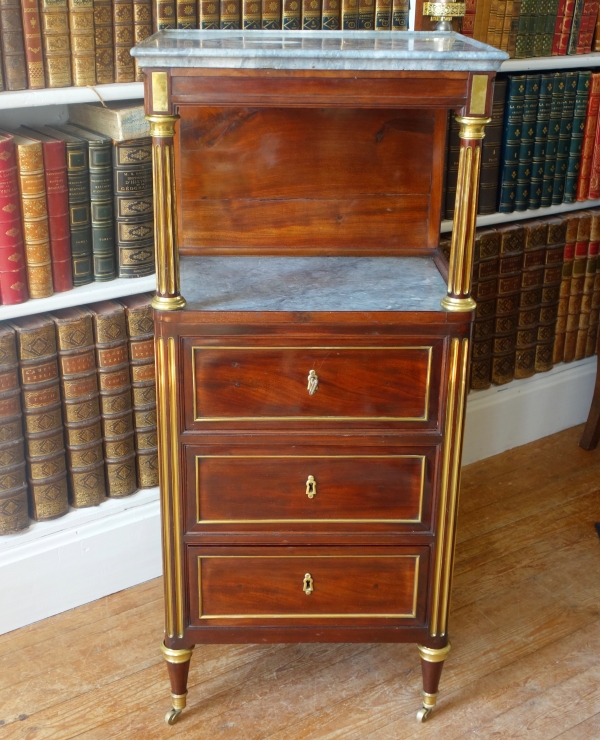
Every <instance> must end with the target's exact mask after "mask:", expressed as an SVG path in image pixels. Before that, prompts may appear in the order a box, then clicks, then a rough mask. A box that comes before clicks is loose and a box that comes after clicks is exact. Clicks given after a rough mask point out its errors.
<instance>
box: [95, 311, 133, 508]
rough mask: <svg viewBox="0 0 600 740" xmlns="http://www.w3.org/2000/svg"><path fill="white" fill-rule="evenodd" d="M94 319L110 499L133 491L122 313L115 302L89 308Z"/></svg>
mask: <svg viewBox="0 0 600 740" xmlns="http://www.w3.org/2000/svg"><path fill="white" fill-rule="evenodd" d="M88 308H89V309H90V311H91V312H92V315H93V325H94V341H95V343H96V365H97V368H98V386H99V389H100V412H101V414H102V430H103V437H104V461H105V465H106V487H107V492H108V495H109V496H111V497H113V498H118V497H121V496H129V495H130V494H131V493H133V492H134V491H135V490H136V468H135V442H134V435H133V414H132V397H131V378H130V373H129V349H128V343H127V325H126V321H125V309H124V308H123V306H122V305H121V304H119V303H117V302H116V301H102V302H100V303H93V304H91V305H90V306H88Z"/></svg>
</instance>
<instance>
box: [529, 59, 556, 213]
mask: <svg viewBox="0 0 600 740" xmlns="http://www.w3.org/2000/svg"><path fill="white" fill-rule="evenodd" d="M553 77H554V76H553V74H552V72H547V73H546V74H543V75H542V76H541V79H540V96H539V101H538V109H537V119H536V123H535V139H534V143H533V157H532V162H531V180H530V184H529V208H530V209H536V208H539V207H540V206H541V204H542V188H543V180H544V163H545V161H546V143H547V140H548V125H549V122H550V106H551V103H552V87H553V84H554V80H553Z"/></svg>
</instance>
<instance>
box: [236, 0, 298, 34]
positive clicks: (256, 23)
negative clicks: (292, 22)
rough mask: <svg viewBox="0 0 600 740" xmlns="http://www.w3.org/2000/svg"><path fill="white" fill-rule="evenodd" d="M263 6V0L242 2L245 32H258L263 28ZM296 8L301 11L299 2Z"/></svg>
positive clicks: (243, 0) (245, 0)
mask: <svg viewBox="0 0 600 740" xmlns="http://www.w3.org/2000/svg"><path fill="white" fill-rule="evenodd" d="M261 5H262V3H261V0H242V28H243V30H244V31H256V30H258V29H260V28H262V12H261ZM296 7H297V8H298V10H300V5H299V3H298V2H296ZM289 30H296V29H289Z"/></svg>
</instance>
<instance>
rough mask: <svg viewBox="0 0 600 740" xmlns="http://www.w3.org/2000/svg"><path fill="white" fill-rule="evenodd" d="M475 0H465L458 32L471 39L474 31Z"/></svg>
mask: <svg viewBox="0 0 600 740" xmlns="http://www.w3.org/2000/svg"><path fill="white" fill-rule="evenodd" d="M476 7H477V0H467V1H466V3H465V14H464V16H463V17H462V20H461V26H460V32H461V33H462V35H463V36H469V37H470V38H473V33H474V31H475V10H476Z"/></svg>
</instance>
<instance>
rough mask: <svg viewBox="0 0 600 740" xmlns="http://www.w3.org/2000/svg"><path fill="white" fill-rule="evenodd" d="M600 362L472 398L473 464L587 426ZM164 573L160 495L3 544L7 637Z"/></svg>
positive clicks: (0, 612)
mask: <svg viewBox="0 0 600 740" xmlns="http://www.w3.org/2000/svg"><path fill="white" fill-rule="evenodd" d="M595 377H596V358H595V357H592V358H588V359H586V360H582V361H581V362H576V363H570V364H566V365H557V366H556V367H555V368H553V369H552V370H551V371H549V372H548V373H544V374H538V375H535V376H534V377H533V378H529V379H527V380H520V381H514V382H512V383H509V384H508V385H505V386H494V387H492V388H490V389H488V390H486V391H477V392H473V393H471V394H470V395H469V398H468V402H467V416H466V430H465V444H464V453H463V464H465V465H466V464H468V463H472V462H476V461H477V460H482V459H484V458H486V457H490V456H491V455H496V454H498V453H499V452H504V451H505V450H509V449H511V448H512V447H518V446H520V445H523V444H527V443H528V442H532V441H533V440H535V439H539V438H541V437H546V436H547V435H549V434H554V433H555V432H559V431H561V430H562V429H567V428H568V427H571V426H575V425H576V424H581V423H582V422H583V421H585V420H586V418H587V415H588V411H589V406H590V402H591V399H592V393H593V389H594V380H595ZM160 574H161V555H160V522H159V502H158V490H157V489H151V490H148V491H140V492H139V493H137V494H135V496H133V497H131V498H130V499H122V500H113V501H107V502H106V503H104V504H102V505H101V506H99V507H97V508H94V509H80V510H73V511H72V512H70V513H69V514H68V515H67V516H66V517H63V518H62V519H56V520H54V521H52V522H39V523H36V524H33V525H32V526H31V527H30V529H29V530H28V531H27V532H24V533H22V534H16V535H10V536H7V537H0V583H1V584H2V599H1V600H0V634H3V633H5V632H10V631H11V630H13V629H16V628H18V627H23V626H25V625H27V624H31V623H33V622H37V621H38V620H40V619H45V618H46V617H49V616H52V615H53V614H58V613H60V612H63V611H66V610H67V609H72V608H74V607H76V606H80V605H81V604H86V603H87V602H89V601H94V600H95V599H99V598H101V597H102V596H106V595H108V594H111V593H115V592H116V591H121V590H122V589H124V588H129V587H130V586H134V585H136V584H138V583H143V582H144V581H147V580H149V579H151V578H155V577H156V576H159V575H160Z"/></svg>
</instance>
